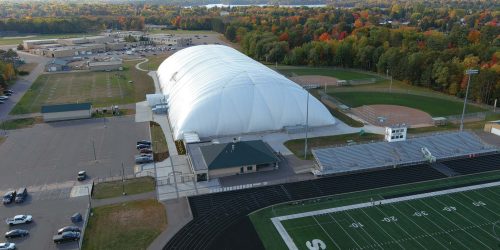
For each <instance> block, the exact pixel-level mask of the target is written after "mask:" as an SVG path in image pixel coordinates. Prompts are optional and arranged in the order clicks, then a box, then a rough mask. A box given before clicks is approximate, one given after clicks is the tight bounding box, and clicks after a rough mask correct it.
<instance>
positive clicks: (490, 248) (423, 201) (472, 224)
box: [419, 197, 491, 249]
mask: <svg viewBox="0 0 500 250" xmlns="http://www.w3.org/2000/svg"><path fill="white" fill-rule="evenodd" d="M431 198H432V199H435V198H434V197H431ZM436 200H437V199H436ZM419 201H420V202H422V203H424V205H426V206H427V207H429V208H430V209H432V210H434V212H436V213H438V212H437V211H436V210H435V209H434V208H433V207H431V206H429V205H428V204H427V203H425V201H423V200H419ZM438 202H439V200H438ZM441 204H443V203H441ZM439 215H441V214H439ZM460 216H462V215H460ZM441 217H443V218H445V219H446V220H447V221H449V222H451V224H453V225H455V226H456V227H458V228H461V227H460V226H458V225H457V224H455V222H453V221H452V220H450V219H448V218H446V216H443V215H441ZM472 225H475V224H472ZM462 231H463V232H465V233H466V234H468V235H469V236H470V237H472V238H473V239H475V240H476V241H477V242H479V243H481V245H483V246H485V247H487V248H489V249H491V248H490V247H488V246H487V245H485V244H484V243H483V242H482V241H480V240H479V239H478V238H476V237H474V235H472V234H470V233H469V232H467V231H466V230H463V229H462Z"/></svg>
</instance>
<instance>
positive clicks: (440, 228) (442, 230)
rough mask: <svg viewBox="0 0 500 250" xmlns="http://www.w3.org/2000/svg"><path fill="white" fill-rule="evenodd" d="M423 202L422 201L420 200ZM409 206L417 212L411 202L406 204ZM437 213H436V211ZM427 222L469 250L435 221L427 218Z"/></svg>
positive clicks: (458, 229)
mask: <svg viewBox="0 0 500 250" xmlns="http://www.w3.org/2000/svg"><path fill="white" fill-rule="evenodd" d="M418 201H420V202H421V200H418ZM405 204H407V205H408V206H410V207H411V208H413V210H415V211H417V209H415V208H414V207H413V206H412V205H411V204H410V203H409V202H408V203H405ZM434 212H436V211H434ZM437 215H440V214H439V213H437ZM425 219H426V220H428V221H430V222H431V223H432V224H433V225H434V226H436V227H438V228H439V230H441V232H445V233H446V234H448V236H450V237H451V238H452V239H453V240H454V241H456V242H458V243H459V244H460V245H462V246H464V247H465V248H467V246H466V245H465V244H464V243H462V242H461V241H459V240H458V239H457V238H455V237H453V235H451V234H450V233H449V232H448V231H447V230H444V229H443V228H442V227H440V226H439V225H438V224H436V223H435V222H434V221H433V220H431V219H429V218H427V217H425ZM460 230H461V229H460V228H457V231H460Z"/></svg>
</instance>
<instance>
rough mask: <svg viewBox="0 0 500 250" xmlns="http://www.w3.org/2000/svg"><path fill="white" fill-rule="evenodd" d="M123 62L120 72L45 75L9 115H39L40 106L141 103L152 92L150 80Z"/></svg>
mask: <svg viewBox="0 0 500 250" xmlns="http://www.w3.org/2000/svg"><path fill="white" fill-rule="evenodd" d="M134 66H135V64H134V63H133V62H125V63H124V67H125V69H124V70H123V71H113V72H71V73H59V74H44V75H41V76H39V77H38V78H37V80H36V81H35V82H34V83H33V85H32V86H31V88H30V89H29V90H28V91H27V92H26V93H25V94H24V96H23V97H22V98H21V100H20V101H19V102H18V103H17V105H16V106H15V107H14V108H13V109H12V111H11V112H10V114H11V115H16V114H26V113H36V112H40V109H41V106H43V105H50V104H61V103H75V102H91V103H92V106H93V107H106V106H111V105H120V104H128V103H135V102H139V101H143V100H144V99H145V97H146V94H147V93H153V92H154V84H153V79H152V78H151V77H150V76H148V75H147V72H143V71H140V70H137V69H136V68H135V67H134Z"/></svg>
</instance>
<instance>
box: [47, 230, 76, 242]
mask: <svg viewBox="0 0 500 250" xmlns="http://www.w3.org/2000/svg"><path fill="white" fill-rule="evenodd" d="M79 239H80V233H79V232H64V233H62V234H56V235H54V237H52V240H54V243H56V244H59V243H65V242H70V241H77V240H79Z"/></svg>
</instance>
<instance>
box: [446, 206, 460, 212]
mask: <svg viewBox="0 0 500 250" xmlns="http://www.w3.org/2000/svg"><path fill="white" fill-rule="evenodd" d="M443 211H447V212H453V211H457V208H456V207H444V208H443Z"/></svg>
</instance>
